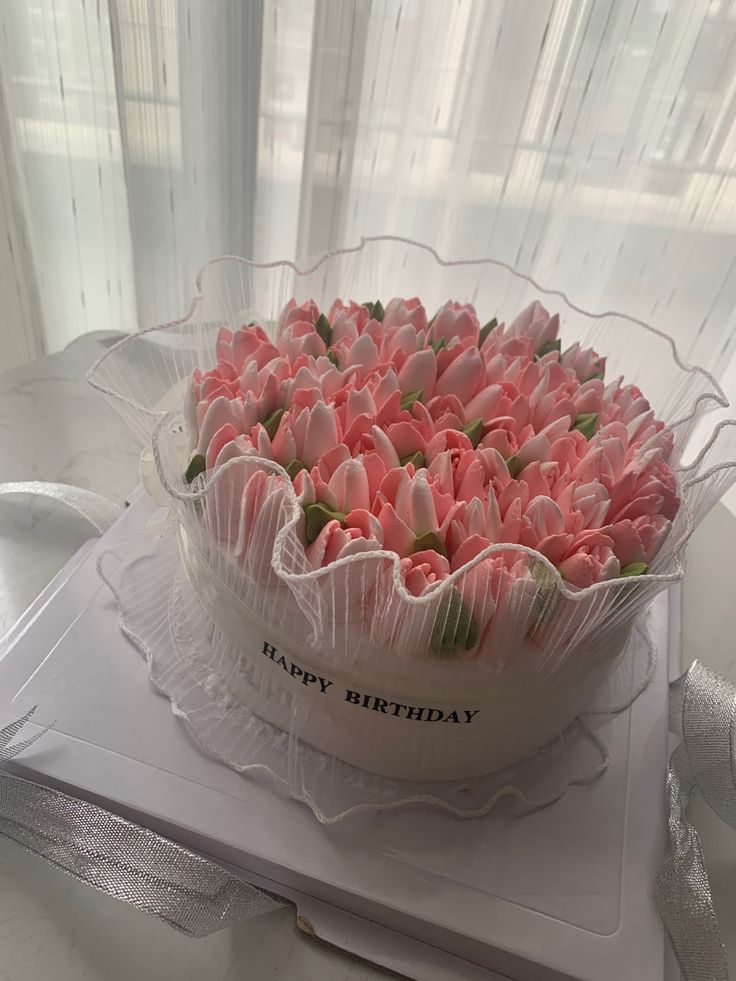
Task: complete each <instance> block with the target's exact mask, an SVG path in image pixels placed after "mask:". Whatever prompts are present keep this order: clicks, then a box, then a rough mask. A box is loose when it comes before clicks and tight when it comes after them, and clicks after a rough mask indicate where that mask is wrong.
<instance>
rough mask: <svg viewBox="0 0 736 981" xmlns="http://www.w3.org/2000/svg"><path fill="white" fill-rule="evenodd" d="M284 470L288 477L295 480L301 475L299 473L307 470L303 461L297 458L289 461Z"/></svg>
mask: <svg viewBox="0 0 736 981" xmlns="http://www.w3.org/2000/svg"><path fill="white" fill-rule="evenodd" d="M284 470H285V471H286V472H287V473H288V475H289V476H290V477H291V479H292V480H293V479H294V477H296V475H297V474H298V473H299V471H300V470H306V467H305V466H304V464H303V463H302V461H301V460H297V459H296V457H294V459H293V460H289V462H288V463H287V464H286V466H285V467H284Z"/></svg>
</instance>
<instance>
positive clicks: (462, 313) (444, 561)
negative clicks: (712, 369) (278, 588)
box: [183, 297, 679, 777]
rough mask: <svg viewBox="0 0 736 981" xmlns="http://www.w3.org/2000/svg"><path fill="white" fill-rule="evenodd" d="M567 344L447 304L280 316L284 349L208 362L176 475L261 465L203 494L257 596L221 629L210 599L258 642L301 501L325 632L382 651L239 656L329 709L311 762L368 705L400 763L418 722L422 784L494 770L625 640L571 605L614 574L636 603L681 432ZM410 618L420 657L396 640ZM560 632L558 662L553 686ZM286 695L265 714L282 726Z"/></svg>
mask: <svg viewBox="0 0 736 981" xmlns="http://www.w3.org/2000/svg"><path fill="white" fill-rule="evenodd" d="M559 334H560V330H559V317H558V316H556V315H553V316H551V315H550V314H549V313H548V311H547V310H546V309H545V308H544V307H543V306H542V305H541V303H540V302H538V301H534V302H532V303H531V304H530V305H529V306H527V307H526V309H524V310H523V311H522V312H521V313H520V314H519V315H518V316H516V317H514V318H513V319H512V320H510V322H509V323H508V324H505V323H499V322H498V321H497V319H496V318H495V317H494V318H493V319H491V320H489V321H488V322H486V323H481V319H480V318H479V316H478V314H477V312H476V310H475V309H474V307H473V306H472V305H471V304H469V303H459V302H456V301H453V300H450V301H447V302H446V303H445V304H444V305H442V306H441V308H440V309H439V310H437V311H436V312H433V314H430V313H428V311H427V310H426V309H425V307H424V305H423V304H422V303H421V301H420V300H419V299H418V298H416V297H414V298H411V299H402V298H394V299H391V300H389V301H388V302H387V303H386V304H385V306H384V304H383V303H382V302H381V301H380V300H377V301H374V302H370V303H357V302H355V301H352V300H351V301H349V302H343V301H341V300H336V301H334V302H333V303H332V304H331V305H330V306H329V307H328V308H327V309H321V308H320V307H319V306H318V304H317V303H316V302H314V301H313V300H309V301H307V302H304V303H301V304H297V303H296V302H295V301H294V300H291V301H290V302H289V303H287V304H286V306H285V307H284V308H283V310H282V311H281V312H280V314H279V316H278V319H277V323H276V326H275V330H274V331H273V336H271V334H269V332H268V331H267V329H266V325H263V324H258V323H255V322H253V323H249V324H247V325H244V326H242V327H240V328H238V329H236V330H234V331H233V330H231V329H229V328H226V327H223V328H222V329H221V330H220V331H219V333H218V336H217V340H216V345H215V354H216V364H215V366H214V367H213V368H210V369H208V370H203V369H195V371H194V372H193V373H192V375H191V376H190V378H189V380H188V384H187V388H186V395H185V398H184V406H183V413H184V419H185V422H186V428H187V433H188V437H189V443H190V448H191V457H190V459H189V461H188V465H187V467H186V471H185V475H184V479H185V480H186V482H187V483H188V484H190V485H196V486H201V487H202V489H206V487H207V485H208V483H209V482H210V481H211V480H212V479H213V477H215V475H217V474H218V473H220V472H221V471H222V470H223V469H224V468H225V466H226V465H227V464H231V463H232V461H238V460H244V461H246V463H247V462H248V461H250V462H251V463H252V464H254V465H255V466H254V467H253V466H251V468H250V469H247V468H245V467H243V466H241V467H237V465H236V466H235V467H232V468H231V470H232V474H233V476H231V477H230V479H225V481H224V482H223V483H222V484H219V485H218V484H215V485H214V487H213V491H212V493H211V494H210V495H209V496H208V497H206V498H205V500H204V506H203V510H202V514H201V523H202V527H203V528H204V529H206V531H207V533H208V534H209V535H211V537H212V539H213V540H215V541H216V542H218V543H219V544H220V545H221V547H222V548H223V550H224V552H225V554H226V555H227V556H228V557H229V558H230V560H231V561H232V562H233V563H235V564H237V565H238V566H239V567H240V568H242V570H243V572H244V573H245V576H246V578H247V580H249V582H250V583H251V584H252V586H251V588H250V589H248V590H246V592H245V594H244V595H241V597H240V599H241V600H242V602H243V604H244V609H243V611H242V612H243V617H242V619H239V618H238V617H237V616H235V617H233V615H232V612H231V615H230V620H231V621H234V622H230V623H229V625H228V620H227V618H225V619H223V616H222V610H221V607H222V597H219V598H218V597H214V601H212V600H211V601H210V602H211V606H210V612H212V614H213V618H214V620H215V622H217V623H220V624H224V625H225V629H226V630H227V629H229V630H230V631H231V634H232V636H233V638H240V639H241V641H242V640H243V639H244V638H245V636H246V635H248V634H249V633H250V632H251V631H252V626H253V622H252V617H249V616H248V610H247V606H248V594H249V593H250V592H251V589H252V588H253V587H255V586H257V585H258V584H261V585H267V584H268V582H269V579H271V578H272V574H273V572H274V562H273V560H274V557H275V556H276V555H277V553H278V551H279V549H278V548H277V542H276V539H277V535H279V533H280V532H281V530H282V528H283V527H284V522H282V521H280V520H279V510H280V507H281V503H282V502H285V501H288V499H289V497H291V498H292V499H293V500H294V501H295V503H296V510H297V513H296V520H294V519H293V518H292V520H291V527H290V531H291V538H292V541H291V543H290V549H291V551H293V550H294V549H297V550H299V551H300V552H301V553H302V554H301V555H300V560H301V563H300V564H301V566H302V567H303V568H305V569H307V570H309V571H310V572H312V573H313V574H314V575H315V577H320V576H321V577H322V580H323V583H324V586H322V587H320V588H322V589H324V588H326V589H327V590H328V591H331V593H332V594H333V595H332V597H331V598H330V599H331V601H330V602H329V603H328V606H329V610H328V611H326V613H325V614H324V616H323V619H324V620H325V621H326V624H327V625H328V630H329V621H330V620H332V621H335V622H340V623H341V624H345V623H348V624H350V628H351V631H352V632H353V633H354V634H360V635H363V637H365V636H368V635H370V634H372V635H373V639H374V646H375V647H376V649H375V650H372V651H371V652H370V654H365V655H364V660H365V661H366V662H367V663H364V664H360V663H356V662H355V661H354V659H352V658H351V657H350V655H349V651H348V650H347V649H346V650H344V651H342V652H340V654H339V655H338V657H335V656H334V655H335V652H333V656H331V657H327V658H325V659H321V658H320V653H321V652H319V651H317V652H312V651H309V650H302V651H300V650H299V647H301V644H299V646H298V647H297V649H296V650H295V649H294V648H295V641H296V642H297V643H298V642H299V641H300V640H301V638H302V637H303V636H304V633H305V631H304V630H303V629H302V630H301V631H300V630H299V629H298V628H299V623H298V620H299V618H298V617H295V622H294V623H293V624H292V625H291V627H290V628H289V627H287V629H286V630H285V631H284V630H283V629H282V630H281V631H278V633H279V635H280V636H279V639H278V640H277V639H276V634H274V633H273V631H271V630H269V626H268V623H267V621H265V620H264V622H263V623H262V624H261V632H260V633H258V632H256V634H257V635H256V636H255V637H254V638H253V640H252V641H251V643H250V645H249V650H244V651H243V653H244V656H245V657H249V656H250V657H251V658H253V657H254V656H258V657H259V658H260V663H259V662H258V661H256V664H257V666H258V668H259V669H260V670H261V671H263V669H264V667H266V668H270V669H271V672H272V675H274V676H275V679H276V680H277V681H281V682H282V684H286V686H287V687H288V686H289V685H291V686H293V687H295V688H297V690H298V691H299V692H300V694H301V693H303V694H310V695H313V696H314V698H315V702H316V706H315V707H316V708H317V709H319V707H320V705H322V706H324V707H325V708H327V709H329V711H328V712H327V713H326V714H327V716H328V717H329V719H330V726H329V727H328V728H329V729H330V730H331V731H330V732H329V733H327V732H325V733H322V734H320V735H319V736H318V737H317V741H318V743H319V744H320V745H321V746H322V747H324V748H327V749H332V750H334V751H336V752H337V753H338V754H339V753H340V748H339V747H340V745H341V740H340V728H341V725H340V723H339V722H338V723H337V724H335V719H336V718H337V719H338V720H342V725H344V726H345V727H346V728H348V729H351V730H353V729H355V728H357V729H360V728H361V723H363V724H364V723H365V721H367V719H369V718H372V719H373V718H375V716H374V715H373V713H377V714H378V716H381V717H385V719H384V718H381V724H383V725H384V727H385V731H386V753H388V754H389V758H390V756H391V755H392V754H391V749H390V747H391V744H392V743H393V742H394V741H396V740H403V736H402V735H401V734H400V732H399V727H400V725H401V723H403V724H404V726H406V725H407V724H412V723H413V725H411V730H412V742H414V741H418V746H417V752H416V754H415V755H416V756H417V757H418V758H417V759H415V760H414V761H413V764H412V772H413V773H419V774H420V775H421V776H426V775H427V773H428V772H430V773H431V774H432V775H435V776H437V775H439V776H443V777H444V776H455V775H464V776H467V775H468V774H470V773H475V772H484V771H487V770H490V769H493V768H495V767H498V766H501V765H503V764H505V763H507V762H510V761H511V760H513V759H515V758H517V757H518V756H519V755H523V754H525V753H527V752H529V751H532V750H533V749H536V748H538V747H539V746H540V745H542V744H544V743H545V742H547V741H548V740H549V739H550V738H551V737H552V736H553V735H555V733H557V732H559V731H560V730H561V729H562V728H564V726H565V725H566V724H567V723H569V722H570V721H571V720H572V719H573V718H574V716H575V715H576V714H577V712H578V710H579V708H580V705H581V702H582V700H583V699H584V698H585V696H586V695H587V694H588V693H589V692H590V690H591V688H592V687H593V686H594V685H595V683H596V682H597V681H598V680H600V678H601V676H602V674H604V673H605V672H606V671H607V670H609V669H610V666H611V664H612V663H613V662H614V661H615V659H616V656H617V655H618V654H619V653H620V651H621V649H622V646H623V642H624V641H625V637H626V629H625V627H624V629H622V630H616V631H614V632H613V634H612V635H611V636H607V637H606V638H605V639H604V641H603V643H600V642H598V641H597V639H596V637H595V635H594V633H593V631H591V630H586V629H585V626H586V620H588V621H589V622H590V623H592V619H593V618H592V617H591V615H590V610H589V609H588V606H589V604H588V603H586V602H585V601H582V602H580V601H579V600H578V596H579V595H580V591H585V590H586V589H589V588H590V587H592V586H595V585H596V584H600V583H607V582H611V581H613V580H627V589H628V591H629V592H630V591H631V589H632V588H634V589H635V588H636V587H635V585H634V581H635V580H636V579H637V578H638V577H640V576H642V575H645V574H646V572H647V570H648V568H649V567H650V565H651V564H652V563H653V562H655V561H656V557H657V554H658V553H659V551H660V549H661V547H662V544H663V542H664V541H665V540H666V538H667V536H668V534H669V532H670V529H671V526H672V520H673V518H674V517H675V515H676V513H677V510H678V505H679V501H678V497H677V488H676V480H675V476H674V473H673V471H672V469H671V467H670V466H669V463H668V460H669V457H670V454H671V451H672V433H671V432H670V431H669V430H668V429H667V428H666V427H665V426H664V424H663V423H662V422H661V421H660V420H658V419H656V418H655V416H654V413H653V411H652V409H651V407H650V405H649V403H648V402H647V400H646V398H645V397H644V395H643V394H642V393H641V391H640V390H639V389H638V388H637V387H636V386H633V385H626V384H625V383H624V381H623V380H622V379H621V378H615V379H613V380H611V381H608V380H607V379H606V378H605V358H603V357H601V356H599V355H598V354H597V353H596V352H595V351H593V350H592V349H589V348H588V349H586V348H583V347H581V346H580V345H579V344H573V345H571V346H569V347H567V348H565V349H564V350H563V348H562V341H561V338H560V336H559ZM261 461H269V462H272V463H273V464H276V465H277V466H276V467H273V469H272V470H270V471H267V470H264V469H263V468H261V467H260V466H259V464H260V463H261ZM287 523H288V522H287ZM281 547H283V546H281ZM373 556H375V557H379V556H380V558H379V559H378V562H379V564H378V565H377V564H376V561H373V562H372V563H370V564H367V563H366V562H365V559H366V557H373ZM380 563H383V564H385V565H388V566H390V567H391V573H392V580H393V583H392V586H393V588H392V590H391V591H390V593H389V591H387V590H384V589H381V588H379V580H380V578H381V572H380V569H381V565H380ZM202 575H206V573H204V572H202V571H201V570H200V576H202ZM194 578H195V581H196V579H197V578H198V577H197V576H195V577H194ZM557 582H559V583H560V584H563V585H564V588H565V589H566V591H567V601H566V600H565V597H564V594H562V596H558V590H557V588H556V584H557ZM338 583H339V585H337V584H338ZM336 586H337V589H336ZM377 588H378V592H379V594H380V596H373V595H372V593H373V592H375V591H376V589H377ZM336 592H339V593H340V598H339V602H336V597H335V595H334V594H335V593H336ZM434 597H437V601H435V602H433V598H434ZM416 600H424V606H417V604H416V603H415V602H414V601H416ZM560 600H562V601H560ZM412 604H414V605H412ZM417 609H419V610H420V611H421V612H420V614H419V616H417V614H416V610H417ZM406 618H408V619H409V620H410V621H412V622H413V623H414V627H415V628H416V632H417V640H418V641H419V642H418V643H416V642H415V643H414V644H413V645H412V648H411V650H407V649H406V648H404V647H403V646H402V645H401V643H400V642H397V641H398V637H397V639H393V635H394V633H395V632H396V633H398V634H401V633H406V627H403V626H400V624H399V621H400V620H402V619H406ZM376 619H379V620H380V621H381V622H382V623H383V624H384V626H385V629H383V630H382V629H381V628H380V627H379V628H378V629H376V623H375V621H376ZM420 619H421V624H420V623H419V620H420ZM249 628H250V629H249ZM555 635H560V637H563V636H564V644H565V650H564V652H563V653H564V660H565V661H566V662H568V664H567V666H566V668H565V669H562V668H561V667H560V666H556V670H554V671H552V670H549V669H550V668H552V665H551V664H550V663H549V661H550V656H549V650H548V645H549V640H550V639H551V638H552V637H554V636H555ZM420 638H421V639H420ZM346 647H347V645H346ZM559 647H560V642H559V640H558V641H557V642H556V643H555V644H554V650H555V651H558V650H559ZM351 661H352V662H353V663H352V664H351ZM570 662H572V663H570ZM274 668H276V669H277V670H276V671H274V670H273V669H274ZM278 669H280V671H281V673H282V675H283V676H282V677H279V673H278ZM249 681H250V684H251V685H253V683H254V679H253V678H250V679H249ZM255 687H256V688H259V687H262V685H261V684H260V683H259V682H258V679H255ZM244 697H247V692H245V693H244ZM271 702H272V703H273V702H274V699H273V698H272V699H271ZM275 702H276V704H275V706H274V704H271V706H270V708H267V709H266V711H267V715H268V716H269V718H272V719H274V718H275V719H276V721H278V722H279V723H280V724H281V725H286V724H287V721H288V720H287V719H286V718H279V712H278V702H279V700H278V699H276V700H275ZM260 708H261V711H263V710H264V706H260ZM490 715H492V716H493V730H494V732H495V731H496V730H498V729H499V727H501V728H500V731H501V732H502V733H503V738H502V739H500V738H498V737H497V738H496V740H495V742H494V740H493V732H488V731H487V730H486V725H485V724H484V723H485V722H486V719H485V718H484V717H487V716H490ZM417 723H424V725H422V726H417ZM427 723H430V725H427ZM448 725H449V726H451V727H452V728H453V729H457V730H460V731H461V732H463V733H467V735H465V736H464V738H463V736H462V735H461V736H460V739H459V740H458V739H457V738H456V739H454V740H453V741H451V742H452V747H453V748H452V751H451V753H450V758H449V759H447V760H442V759H441V757H442V756H443V753H442V749H441V748H439V749H438V750H432V752H429V751H428V743H427V739H428V738H429V736H430V733H433V736H434V738H431V739H430V740H429V741H430V743H434V742H435V741H439V742H440V743H442V742H443V741H444V740H443V737H442V733H443V732H446V730H447V727H448ZM312 727H313V728H315V724H314V723H313V724H312ZM481 731H482V732H484V733H485V734H486V736H487V737H489V738H488V739H487V740H485V739H484V740H481V741H479V740H478V733H479V732H481ZM313 738H314V737H313ZM365 738H366V739H367V740H368V748H369V752H368V754H367V758H366V759H362V758H360V759H358V760H356V761H357V762H359V763H362V764H363V765H368V766H370V760H371V758H375V756H376V745H375V742H376V739H375V735H374V734H373V733H371V732H366V733H365ZM330 741H332V745H331V746H330V745H329V744H330ZM463 743H467V745H466V746H462V744H463ZM458 747H460V748H458ZM471 747H473V748H472V749H471ZM438 754H439V756H438ZM458 754H459V757H458ZM351 755H352V754H351ZM419 757H426V758H427V762H426V764H425V765H424V766H423V765H422V764H421V762H420V759H419ZM353 759H355V757H354V756H353ZM401 766H402V772H405V769H404V767H405V763H403V762H402V764H401Z"/></svg>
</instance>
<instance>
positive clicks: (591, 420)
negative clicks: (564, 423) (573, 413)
mask: <svg viewBox="0 0 736 981" xmlns="http://www.w3.org/2000/svg"><path fill="white" fill-rule="evenodd" d="M597 426H598V413H597V412H581V413H580V415H579V416H578V417H577V419H576V420H575V422H574V424H573V425H572V426H570V429H571V430H573V429H577V430H578V432H581V433H582V434H583V436H585V438H586V439H592V438H593V436H594V435H595V431H596V427H597Z"/></svg>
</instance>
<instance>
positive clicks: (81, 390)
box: [0, 334, 736, 981]
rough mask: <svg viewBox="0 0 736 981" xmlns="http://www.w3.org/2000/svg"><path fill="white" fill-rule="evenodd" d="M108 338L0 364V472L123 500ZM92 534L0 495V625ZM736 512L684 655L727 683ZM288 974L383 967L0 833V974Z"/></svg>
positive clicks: (340, 980) (725, 853) (327, 974)
mask: <svg viewBox="0 0 736 981" xmlns="http://www.w3.org/2000/svg"><path fill="white" fill-rule="evenodd" d="M109 341H110V335H104V334H96V335H86V336H85V337H83V338H81V339H80V340H79V341H77V342H75V343H74V344H72V345H71V346H70V347H69V348H68V349H67V350H66V351H64V352H62V353H60V354H58V355H54V356H51V357H47V358H43V359H40V360H39V361H36V362H33V363H32V364H29V365H26V366H24V367H21V368H18V369H15V370H14V371H12V372H8V373H6V374H0V464H1V465H2V468H1V469H0V480H54V481H61V482H66V483H71V484H77V485H78V486H81V487H88V488H90V489H91V490H95V491H97V492H98V493H100V494H103V495H105V496H107V497H110V498H113V499H114V500H117V501H120V502H122V501H123V500H124V498H125V496H126V494H127V493H128V492H129V491H130V490H131V489H132V488H133V486H134V485H135V483H136V481H137V466H136V461H137V455H138V449H137V446H136V444H135V441H134V440H133V439H132V437H131V436H130V435H129V434H128V431H127V429H126V428H125V426H124V424H123V422H122V420H120V419H119V418H118V417H117V415H116V414H115V412H114V411H113V410H112V409H111V408H110V407H109V406H107V405H106V404H105V403H104V402H103V400H102V399H101V397H100V396H98V395H97V393H95V392H94V391H93V390H92V389H90V388H89V386H88V385H87V384H86V382H85V381H84V373H85V371H86V369H87V368H88V367H89V366H90V365H91V364H92V362H93V361H94V360H95V358H96V357H98V355H99V354H100V353H102V351H103V350H104V345H105V343H109ZM88 536H89V527H88V526H87V525H86V523H85V522H84V521H82V520H81V519H80V518H77V517H75V516H74V515H71V514H69V513H68V512H66V511H64V510H63V509H61V508H59V507H58V506H56V505H53V504H50V503H46V502H39V501H31V500H28V499H21V498H17V499H12V498H0V635H1V634H2V633H3V632H4V631H5V629H7V627H9V626H10V624H12V623H13V622H14V621H15V619H16V618H17V617H18V615H19V614H20V613H21V612H22V611H23V610H24V609H25V607H26V606H27V605H28V603H29V602H30V601H31V600H32V599H33V598H34V596H35V595H36V594H37V593H38V592H39V591H40V590H41V589H42V587H43V586H44V585H45V584H46V583H47V582H48V581H49V580H50V579H51V577H52V576H53V574H54V573H55V572H56V571H57V570H58V569H59V568H61V566H62V565H63V564H64V562H65V561H66V559H67V558H69V556H70V555H71V554H72V553H73V552H74V551H75V550H76V549H77V548H78V547H79V546H80V545H81V544H82V542H84V541H85V540H86V538H87V537H88ZM734 546H736V516H734V515H733V514H732V513H731V512H730V511H728V510H727V509H726V508H725V507H723V506H722V505H719V506H717V507H716V508H715V509H714V510H713V511H712V512H711V514H710V515H709V517H708V518H707V519H706V521H705V522H704V524H703V526H702V527H701V528H700V529H699V530H698V532H697V533H696V537H695V539H694V541H693V544H692V548H691V551H690V561H689V567H688V572H687V576H686V579H685V592H684V597H685V598H684V604H685V608H684V651H685V660H686V661H688V662H689V660H692V658H693V657H699V658H700V659H701V660H702V661H704V662H705V663H706V664H708V665H710V666H711V667H713V668H715V669H716V670H718V671H720V672H721V673H722V674H725V675H726V676H727V677H730V678H731V679H733V680H734V681H736V647H734V645H733V627H732V607H733V596H734V593H733V583H732V579H731V577H730V575H720V574H719V573H718V570H724V569H726V570H728V569H730V568H731V566H732V562H733V560H732V554H733V549H734ZM694 814H695V818H696V822H697V824H698V827H699V829H700V830H701V832H702V837H703V847H704V850H705V853H706V857H707V859H708V862H709V867H710V870H711V875H712V880H713V891H714V896H715V899H716V903H717V907H718V910H719V914H720V917H721V924H722V929H723V934H724V940H725V942H726V945H727V948H728V952H729V960H730V963H731V964H732V965H736V903H734V902H733V884H734V881H736V880H735V879H734V873H735V872H736V834H734V833H733V832H730V831H728V829H726V828H724V826H723V825H721V824H720V822H719V821H718V819H717V818H716V817H715V816H714V815H713V814H712V813H711V812H709V811H708V809H707V808H706V807H704V806H703V805H702V804H700V802H698V803H696V805H695V810H694ZM50 977H53V978H54V979H55V981H77V979H81V978H85V979H95V981H96V979H99V981H103V979H104V981H130V979H133V978H135V979H140V981H147V979H161V981H168V979H172V981H173V979H176V981H189V979H192V981H193V979H199V978H204V977H206V978H207V979H208V981H225V979H244V981H250V979H252V981H261V979H264V981H265V979H284V981H296V979H304V981H312V979H314V981H317V979H319V981H368V979H372V978H379V977H388V975H387V974H386V973H385V972H383V971H380V970H379V969H377V968H374V967H372V966H370V965H367V964H364V963H363V962H359V961H356V960H354V959H351V958H350V957H348V956H346V955H344V954H342V953H340V952H338V951H335V950H333V949H331V948H328V947H326V946H325V945H322V944H320V943H319V942H317V941H314V940H311V939H308V938H306V937H304V936H303V935H302V934H301V933H299V931H298V930H297V929H296V928H295V926H294V917H293V913H292V912H291V911H290V910H282V911H278V912H275V913H271V914H268V915H267V916H264V917H260V918H258V919H255V920H251V921H249V922H246V923H244V924H242V925H240V926H239V927H238V928H235V929H231V930H226V931H222V932H220V933H217V934H214V935H213V936H211V937H209V938H207V939H206V940H200V941H193V940H189V939H187V938H185V937H182V936H180V935H179V934H177V933H174V932H173V931H172V930H170V929H169V928H168V927H166V926H164V925H163V924H161V923H159V922H158V921H156V920H154V919H152V918H150V917H147V916H144V915H143V914H141V913H138V912H137V911H135V910H133V909H131V908H129V907H126V906H123V905H122V904H120V903H117V902H116V901H114V900H112V899H109V898H107V897H105V896H102V895H100V894H98V893H95V892H93V891H92V890H90V889H88V888H87V887H85V886H82V885H80V884H79V883H77V882H75V881H73V880H71V879H69V878H67V877H65V876H63V875H61V874H60V873H58V872H56V871H55V870H53V869H52V868H51V867H50V866H48V865H46V864H45V863H43V862H41V861H39V860H38V859H35V858H33V857H31V856H29V855H27V854H26V853H25V852H23V851H21V850H20V849H19V848H17V847H16V846H15V845H13V844H11V843H9V842H7V841H5V840H4V839H2V838H0V981H38V979H41V978H50Z"/></svg>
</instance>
